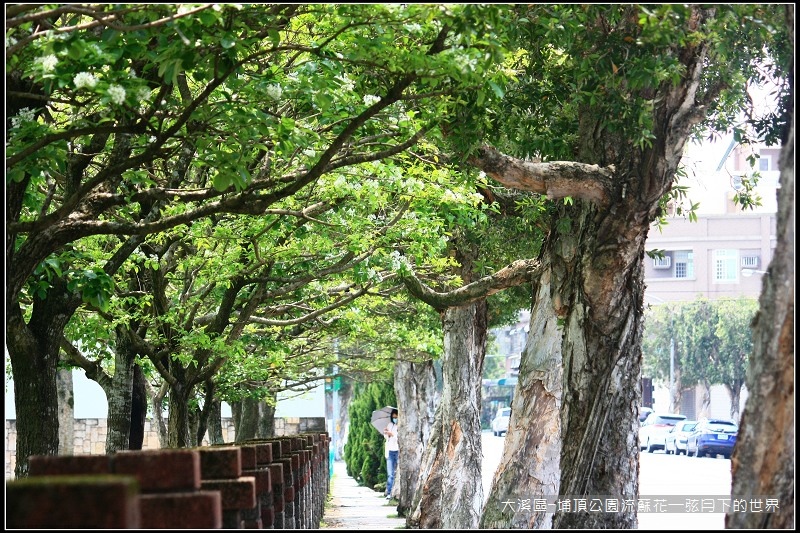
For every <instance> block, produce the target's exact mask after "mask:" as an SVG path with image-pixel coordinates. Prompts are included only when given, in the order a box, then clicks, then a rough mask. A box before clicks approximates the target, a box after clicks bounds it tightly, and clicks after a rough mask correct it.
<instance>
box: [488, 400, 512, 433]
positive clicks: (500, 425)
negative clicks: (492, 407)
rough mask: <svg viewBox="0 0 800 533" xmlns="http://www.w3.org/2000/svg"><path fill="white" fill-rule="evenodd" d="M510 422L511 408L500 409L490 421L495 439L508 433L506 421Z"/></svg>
mask: <svg viewBox="0 0 800 533" xmlns="http://www.w3.org/2000/svg"><path fill="white" fill-rule="evenodd" d="M509 420H511V408H510V407H501V408H500V409H498V410H497V414H496V415H494V419H492V433H494V435H495V436H496V437H499V436H500V435H505V434H506V433H508V421H509Z"/></svg>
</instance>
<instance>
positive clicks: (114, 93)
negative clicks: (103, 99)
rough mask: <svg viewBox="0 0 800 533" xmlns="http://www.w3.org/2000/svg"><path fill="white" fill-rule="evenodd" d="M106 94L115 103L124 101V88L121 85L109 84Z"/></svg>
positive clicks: (118, 103)
mask: <svg viewBox="0 0 800 533" xmlns="http://www.w3.org/2000/svg"><path fill="white" fill-rule="evenodd" d="M108 96H109V98H111V101H112V102H114V103H115V104H117V105H122V104H123V103H125V88H124V87H122V86H121V85H109V86H108Z"/></svg>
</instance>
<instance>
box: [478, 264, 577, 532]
mask: <svg viewBox="0 0 800 533" xmlns="http://www.w3.org/2000/svg"><path fill="white" fill-rule="evenodd" d="M550 293H551V286H550V283H549V282H548V279H547V278H545V279H543V280H542V281H541V283H540V284H539V286H538V293H537V295H536V296H535V297H534V299H533V300H534V302H535V303H534V307H533V312H532V313H531V321H530V330H529V335H528V339H527V342H526V345H525V350H524V352H523V356H522V359H521V362H520V369H519V380H518V381H517V386H516V388H515V390H514V399H513V400H512V402H511V421H510V423H509V427H508V432H507V434H506V438H505V445H504V447H503V457H502V458H501V459H500V464H499V465H498V467H497V471H496V473H495V477H494V480H493V481H492V488H491V489H490V491H489V496H488V498H487V501H486V505H485V507H484V509H483V514H482V516H481V522H480V526H481V527H482V528H504V527H505V528H507V527H511V528H520V529H539V528H544V527H549V524H550V523H551V521H552V517H553V513H552V512H540V511H535V510H534V509H533V506H520V505H510V504H507V503H505V502H508V501H515V502H516V501H517V500H509V499H508V498H510V497H511V496H510V495H512V494H513V495H519V497H520V498H523V495H524V494H525V493H526V492H527V493H528V494H529V495H530V494H537V495H556V494H558V487H559V475H560V469H559V462H560V453H561V439H560V434H561V414H560V409H561V387H562V383H561V381H562V374H563V373H562V370H561V345H560V342H559V335H558V334H557V328H558V326H557V317H556V315H555V313H554V312H553V310H552V307H551V306H550V303H549V295H550ZM523 468H524V469H525V472H524V473H522V474H521V473H520V469H523ZM520 482H524V483H525V487H523V488H521V489H517V487H516V485H517V484H518V483H520ZM529 497H530V496H528V498H529Z"/></svg>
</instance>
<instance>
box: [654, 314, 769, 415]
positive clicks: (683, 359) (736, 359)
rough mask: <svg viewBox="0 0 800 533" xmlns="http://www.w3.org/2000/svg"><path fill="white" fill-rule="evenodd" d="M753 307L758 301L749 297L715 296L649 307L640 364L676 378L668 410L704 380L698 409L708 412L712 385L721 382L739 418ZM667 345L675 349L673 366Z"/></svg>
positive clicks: (750, 345) (663, 376)
mask: <svg viewBox="0 0 800 533" xmlns="http://www.w3.org/2000/svg"><path fill="white" fill-rule="evenodd" d="M757 311H758V302H756V301H755V300H753V299H749V298H739V299H731V300H728V299H726V300H716V301H710V300H706V299H703V298H700V299H698V300H695V301H693V302H687V303H682V304H665V305H659V306H655V307H651V308H649V309H648V310H647V312H646V316H645V333H644V339H643V342H642V354H643V356H644V362H643V369H644V371H645V373H646V374H647V375H649V376H652V377H653V378H656V379H660V380H662V381H668V380H669V379H670V378H672V379H673V380H674V385H672V386H673V387H674V391H675V397H674V398H671V399H670V402H671V407H672V410H671V412H678V411H677V408H679V406H680V405H681V400H680V395H681V391H683V390H685V389H687V388H689V387H693V386H695V385H702V386H703V390H704V395H703V400H702V401H703V407H702V409H701V412H705V413H708V409H709V405H710V401H711V397H710V394H711V393H710V387H711V385H712V384H717V383H719V384H722V385H724V386H725V388H726V389H727V390H728V393H729V394H730V397H731V410H730V416H731V419H732V420H735V421H738V420H739V398H740V396H741V393H742V388H743V387H744V385H745V382H746V379H747V370H748V368H749V358H750V354H751V353H753V331H752V329H751V328H750V324H751V323H752V321H753V318H755V315H756V312H757ZM671 349H673V350H674V354H673V358H674V360H673V361H672V364H673V369H672V371H671V370H670V364H671V362H670V350H671ZM670 372H672V374H670ZM676 406H677V407H676Z"/></svg>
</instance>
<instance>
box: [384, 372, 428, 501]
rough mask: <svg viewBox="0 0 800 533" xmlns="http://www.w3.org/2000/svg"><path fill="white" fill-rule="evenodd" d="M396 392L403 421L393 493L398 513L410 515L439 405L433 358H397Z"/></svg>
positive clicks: (400, 429) (399, 434)
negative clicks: (415, 361) (418, 361)
mask: <svg viewBox="0 0 800 533" xmlns="http://www.w3.org/2000/svg"><path fill="white" fill-rule="evenodd" d="M394 391H395V397H396V398H397V408H398V409H399V410H400V412H401V413H403V423H402V425H400V427H399V432H398V442H399V444H400V458H399V465H398V467H397V476H396V478H395V479H396V482H395V485H394V486H395V489H394V491H393V492H394V493H395V494H396V497H397V501H398V504H397V514H398V515H399V516H408V515H409V510H410V508H411V502H412V501H413V499H414V492H415V491H416V488H417V478H418V477H419V473H420V471H421V469H422V456H423V453H424V452H425V445H426V444H427V443H428V440H429V439H430V433H431V428H432V427H433V422H434V416H435V414H436V412H435V411H436V405H437V404H438V396H439V394H438V392H437V390H436V371H435V370H434V367H433V361H425V362H422V363H413V362H409V361H398V362H397V363H396V364H395V367H394Z"/></svg>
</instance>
